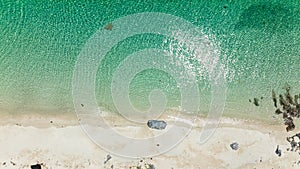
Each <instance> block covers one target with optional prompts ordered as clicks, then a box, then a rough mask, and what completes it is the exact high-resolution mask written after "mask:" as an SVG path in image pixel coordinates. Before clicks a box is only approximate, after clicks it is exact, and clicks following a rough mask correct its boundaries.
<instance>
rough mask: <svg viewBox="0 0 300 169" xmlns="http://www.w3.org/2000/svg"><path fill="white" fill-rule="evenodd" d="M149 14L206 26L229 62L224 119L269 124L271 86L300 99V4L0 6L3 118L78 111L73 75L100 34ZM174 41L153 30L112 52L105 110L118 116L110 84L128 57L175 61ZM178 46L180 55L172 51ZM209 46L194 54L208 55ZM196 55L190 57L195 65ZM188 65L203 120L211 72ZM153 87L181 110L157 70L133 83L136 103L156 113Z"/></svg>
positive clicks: (101, 85)
mask: <svg viewBox="0 0 300 169" xmlns="http://www.w3.org/2000/svg"><path fill="white" fill-rule="evenodd" d="M143 12H159V13H165V14H170V15H173V16H177V17H179V18H182V19H184V20H186V21H188V22H190V23H192V24H193V25H195V26H197V27H199V29H201V31H202V32H203V34H205V35H207V37H208V39H209V40H210V42H211V43H213V44H214V45H215V46H216V48H217V52H216V54H215V55H214V56H217V57H218V58H219V60H220V62H222V65H224V67H223V70H224V76H225V79H226V88H227V92H226V102H225V109H224V113H225V115H227V116H234V117H246V118H247V117H253V118H257V117H264V118H268V117H271V116H272V115H273V112H274V110H275V109H274V107H273V104H272V95H271V92H272V89H274V90H275V91H276V93H283V92H284V90H283V89H282V87H284V86H287V85H289V86H291V87H292V90H291V93H293V94H296V93H298V94H299V93H300V1H298V0H291V1H280V0H243V1H234V0H213V1H207V0H202V1H186V2H183V1H164V0H154V1H143V0H138V1H125V0H124V1H108V0H102V1H100V0H99V1H92V0H88V1H81V0H77V1H69V0H64V1H56V0H49V1H43V0H42V1H40V0H35V1H34V0H14V1H8V0H0V113H11V114H23V113H47V114H49V113H50V114H51V113H74V107H73V99H72V78H73V72H74V68H75V65H76V60H77V58H78V55H79V54H80V52H81V50H82V48H83V47H84V45H85V44H86V42H87V41H88V39H89V38H90V37H91V36H92V35H93V34H94V33H96V32H97V31H98V30H99V29H102V30H105V29H104V27H106V28H108V29H109V23H113V22H114V20H116V19H118V18H120V17H125V16H128V15H132V14H137V13H143ZM161 22H163V21H161ZM141 24H142V23H141ZM156 24H157V23H156ZM107 25H108V27H107ZM111 26H112V30H111V31H114V25H111ZM183 31H184V30H183ZM170 41H172V39H168V38H166V37H165V36H162V35H159V34H149V33H145V34H139V35H135V36H132V37H128V38H126V39H125V40H123V41H121V42H119V43H118V44H117V45H116V46H114V47H112V48H111V50H110V51H109V52H108V53H107V54H106V55H105V57H104V59H103V60H102V61H101V63H100V66H99V69H98V71H97V76H96V80H95V82H96V87H95V93H96V98H97V103H98V105H99V106H100V107H103V109H105V110H107V111H111V112H116V108H115V106H114V103H113V99H112V94H111V83H112V77H113V74H114V72H115V71H116V70H117V69H118V67H119V65H120V64H121V63H122V61H124V60H125V58H126V57H127V56H128V55H130V54H132V53H134V52H136V51H139V50H142V49H146V48H157V49H164V50H167V51H168V50H169V51H170V52H173V54H174V51H175V55H176V52H179V51H184V50H183V49H180V46H179V47H178V44H176V43H177V42H176V41H172V42H170ZM174 44H175V46H176V45H177V46H176V47H177V49H178V48H179V50H174V51H171V49H170V46H171V47H172V45H174ZM201 45H203V43H202V44H200V46H196V49H198V47H199V49H205V46H201ZM173 47H174V46H173ZM100 50H101V49H100ZM207 50H210V49H209V48H208V49H207ZM177 54H178V53H177ZM189 54H191V53H186V54H184V56H185V59H186V60H187V61H190V60H189ZM178 56H181V55H180V54H178ZM175 60H176V58H175ZM186 60H185V61H186ZM178 61H179V62H180V61H182V60H180V59H179V60H178ZM145 62H146V61H145ZM188 65H193V66H192V67H193V68H194V69H193V71H194V73H196V74H197V75H196V79H197V83H198V88H199V91H200V97H201V99H200V111H199V113H206V112H208V109H209V104H210V100H211V87H210V82H209V80H208V78H206V77H205V76H206V74H205V72H203V74H201V73H199V71H200V70H203V68H201V66H202V67H203V65H201V64H198V63H197V60H192V61H190V62H188ZM166 66H168V65H166ZM195 70H196V71H195ZM200 72H201V71H200ZM153 89H160V90H162V91H163V92H164V93H165V96H166V98H167V101H168V102H167V106H168V107H178V106H179V105H180V90H179V88H178V86H177V85H176V81H175V80H174V78H172V77H171V76H170V75H169V74H168V73H166V72H163V71H160V70H157V69H145V70H143V71H141V72H139V73H138V74H136V76H135V77H134V78H133V79H132V81H131V82H130V86H129V89H128V90H129V98H130V100H131V102H132V104H133V106H134V107H136V108H137V109H140V110H146V109H147V108H149V106H150V104H149V102H148V97H149V94H150V93H151V91H152V90H153ZM254 98H259V104H260V105H259V106H255V105H254V104H253V99H254ZM249 99H250V100H251V103H250V102H249Z"/></svg>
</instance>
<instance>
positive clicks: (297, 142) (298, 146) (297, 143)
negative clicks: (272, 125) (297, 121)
mask: <svg viewBox="0 0 300 169" xmlns="http://www.w3.org/2000/svg"><path fill="white" fill-rule="evenodd" d="M286 139H287V141H288V142H289V143H290V145H291V148H289V149H288V150H289V151H299V152H300V133H297V134H295V135H293V136H291V137H287V138H286Z"/></svg>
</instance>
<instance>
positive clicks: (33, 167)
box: [30, 164, 42, 169]
mask: <svg viewBox="0 0 300 169" xmlns="http://www.w3.org/2000/svg"><path fill="white" fill-rule="evenodd" d="M30 167H31V169H42V166H41V164H35V165H31V166H30Z"/></svg>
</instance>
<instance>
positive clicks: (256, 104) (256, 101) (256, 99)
mask: <svg viewBox="0 0 300 169" xmlns="http://www.w3.org/2000/svg"><path fill="white" fill-rule="evenodd" d="M253 103H254V105H255V106H259V103H258V98H254V101H253Z"/></svg>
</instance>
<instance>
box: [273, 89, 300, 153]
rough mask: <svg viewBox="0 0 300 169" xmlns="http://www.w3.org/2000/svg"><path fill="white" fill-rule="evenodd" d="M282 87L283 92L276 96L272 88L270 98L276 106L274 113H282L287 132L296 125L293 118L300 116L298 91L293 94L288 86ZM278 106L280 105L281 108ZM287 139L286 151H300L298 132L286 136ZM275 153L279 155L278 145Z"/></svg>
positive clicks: (299, 95) (299, 135) (299, 134)
mask: <svg viewBox="0 0 300 169" xmlns="http://www.w3.org/2000/svg"><path fill="white" fill-rule="evenodd" d="M284 89H285V93H284V94H279V96H278V97H277V96H276V93H275V91H274V90H272V100H273V103H274V107H275V108H276V110H275V114H277V115H280V114H282V118H283V120H284V124H285V125H286V131H287V132H289V131H292V130H294V129H295V127H296V126H295V124H294V119H295V118H300V93H299V94H295V95H294V96H293V95H292V94H291V93H290V90H291V87H290V86H287V87H285V88H284ZM279 106H281V108H280V107H279ZM287 141H288V142H289V143H290V146H291V147H290V148H288V149H287V151H299V152H300V133H298V134H295V135H293V136H290V137H287ZM275 153H276V154H277V155H278V156H281V150H280V149H279V146H277V149H276V151H275ZM299 154H300V153H299Z"/></svg>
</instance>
